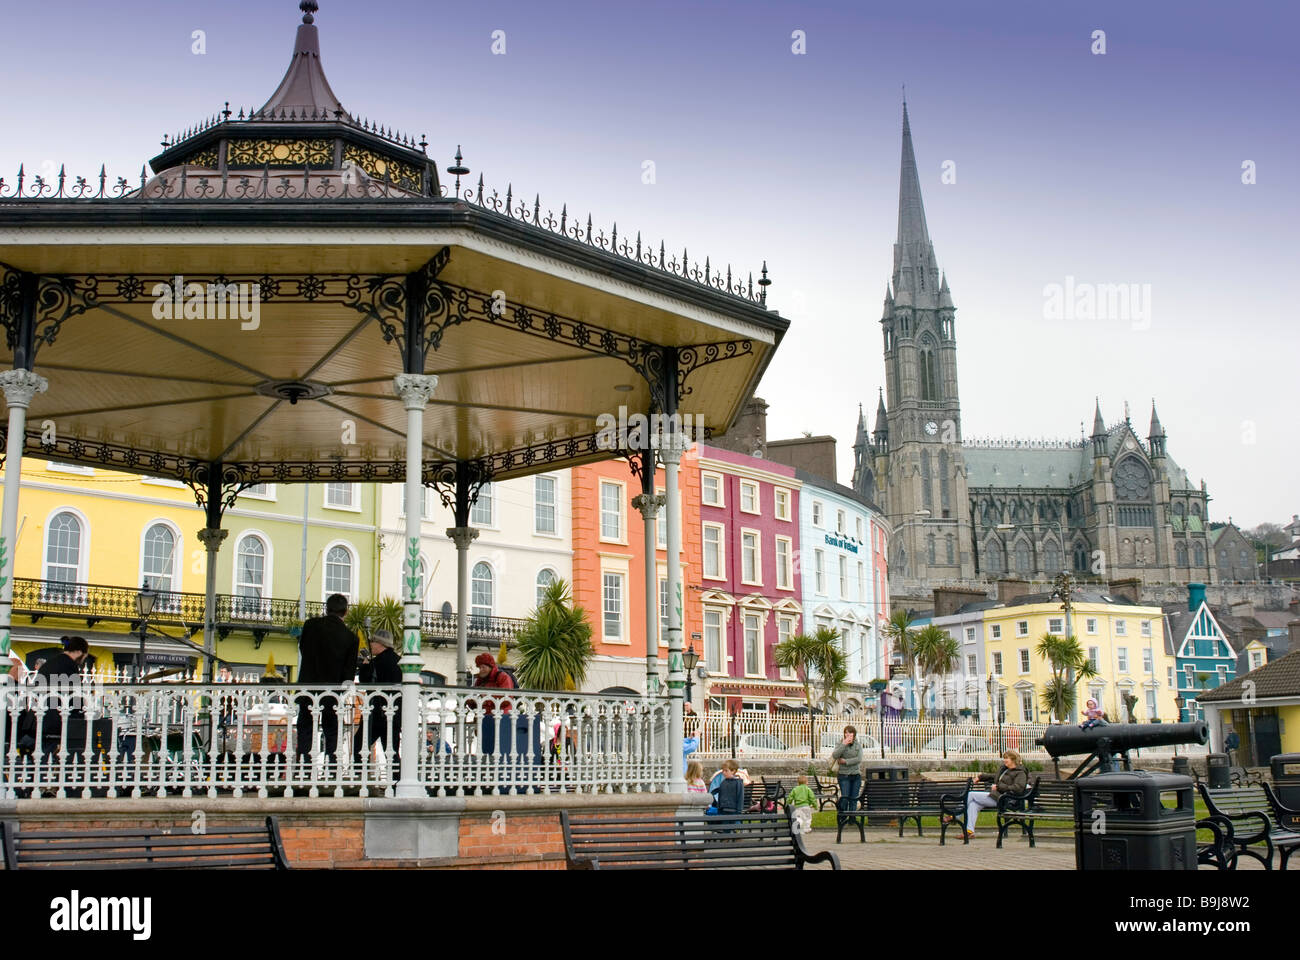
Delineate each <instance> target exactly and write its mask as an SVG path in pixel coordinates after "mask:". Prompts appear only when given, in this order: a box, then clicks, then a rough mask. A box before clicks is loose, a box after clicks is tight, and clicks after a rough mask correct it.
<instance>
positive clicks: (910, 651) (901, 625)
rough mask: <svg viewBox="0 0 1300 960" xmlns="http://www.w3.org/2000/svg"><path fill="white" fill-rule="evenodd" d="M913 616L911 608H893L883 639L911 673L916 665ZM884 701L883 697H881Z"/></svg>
mask: <svg viewBox="0 0 1300 960" xmlns="http://www.w3.org/2000/svg"><path fill="white" fill-rule="evenodd" d="M914 619H915V617H914V616H913V614H912V611H911V610H895V611H894V612H893V613H891V614H890V615H889V621H888V622H887V623H886V624H885V626H884V634H885V639H886V640H888V641H889V645H890V647H891V648H893V650H895V651H896V652H897V653H898V655H899V656H900V657H902V658H903V664H904V666H905V667H906V668H907V672H908V673H912V672H914V670H915V667H916V650H915V648H914V642H915V639H916V631H915V630H913V629H912V621H913V620H914ZM881 702H882V703H883V702H884V697H883V696H882V697H881Z"/></svg>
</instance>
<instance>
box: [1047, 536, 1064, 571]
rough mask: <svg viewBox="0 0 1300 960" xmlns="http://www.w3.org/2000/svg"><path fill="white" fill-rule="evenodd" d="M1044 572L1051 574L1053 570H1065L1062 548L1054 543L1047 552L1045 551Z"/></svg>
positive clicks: (1050, 544)
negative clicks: (1062, 561) (1062, 564)
mask: <svg viewBox="0 0 1300 960" xmlns="http://www.w3.org/2000/svg"><path fill="white" fill-rule="evenodd" d="M1043 553H1044V557H1043V572H1044V573H1051V572H1052V571H1053V570H1058V571H1059V570H1061V569H1063V568H1062V566H1061V548H1060V547H1058V546H1057V545H1056V544H1054V543H1049V544H1048V545H1047V548H1046V550H1044V551H1043Z"/></svg>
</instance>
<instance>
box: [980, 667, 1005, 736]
mask: <svg viewBox="0 0 1300 960" xmlns="http://www.w3.org/2000/svg"><path fill="white" fill-rule="evenodd" d="M984 689H986V690H987V691H988V693H989V709H990V710H992V711H993V716H994V717H995V718H997V724H998V754H999V755H1001V753H1002V711H1001V710H999V709H998V705H997V701H995V700H994V699H993V671H991V670H990V671H989V678H988V680H987V681H986V682H985V684H984Z"/></svg>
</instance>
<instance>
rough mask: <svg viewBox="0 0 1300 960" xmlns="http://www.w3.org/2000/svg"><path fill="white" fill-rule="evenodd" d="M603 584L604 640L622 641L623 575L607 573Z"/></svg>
mask: <svg viewBox="0 0 1300 960" xmlns="http://www.w3.org/2000/svg"><path fill="white" fill-rule="evenodd" d="M601 582H602V584H603V591H602V604H601V605H602V609H603V611H604V625H605V639H606V640H622V639H623V574H621V573H607V574H605V575H604V576H603V577H602V578H601Z"/></svg>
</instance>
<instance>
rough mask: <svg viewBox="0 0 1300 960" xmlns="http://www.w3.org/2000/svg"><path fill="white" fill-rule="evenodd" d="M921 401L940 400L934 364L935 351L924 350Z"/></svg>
mask: <svg viewBox="0 0 1300 960" xmlns="http://www.w3.org/2000/svg"><path fill="white" fill-rule="evenodd" d="M920 364H921V369H920V374H921V399H922V400H938V399H939V380H938V375H937V372H936V367H935V362H934V351H933V350H932V349H928V348H927V349H923V350H922V351H921V356H920Z"/></svg>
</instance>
